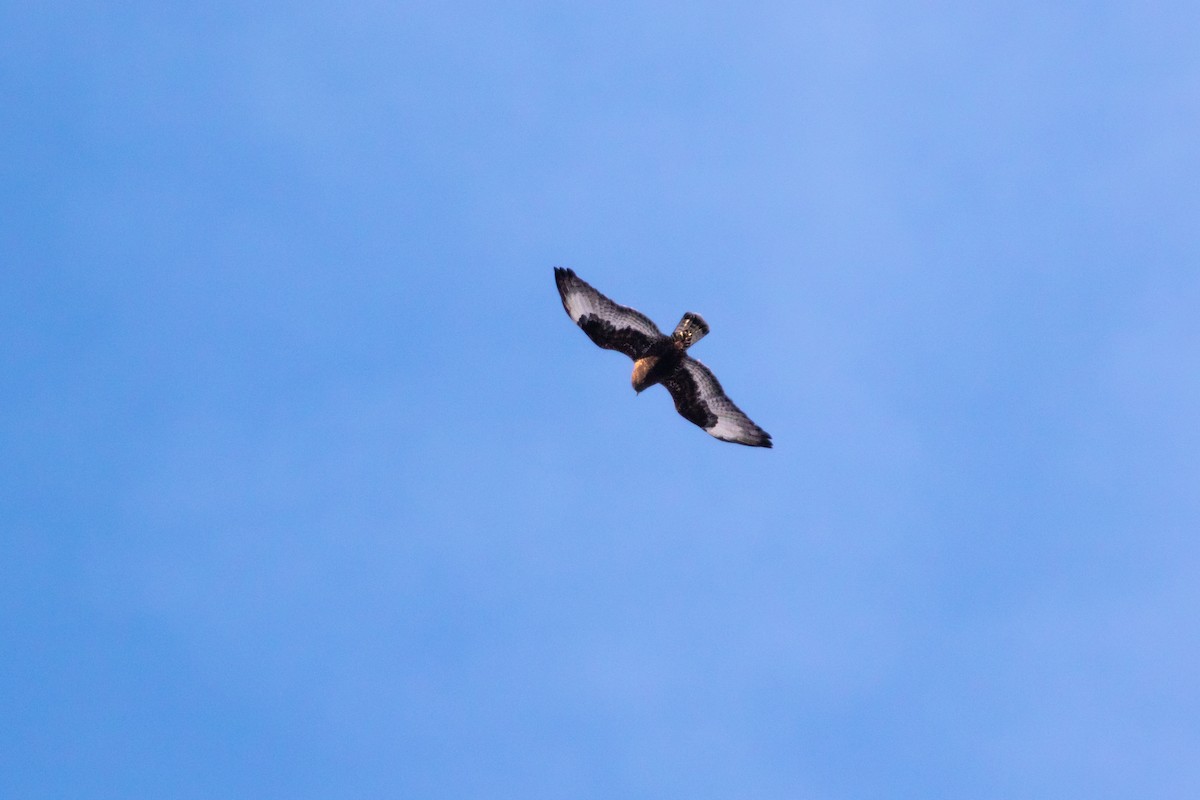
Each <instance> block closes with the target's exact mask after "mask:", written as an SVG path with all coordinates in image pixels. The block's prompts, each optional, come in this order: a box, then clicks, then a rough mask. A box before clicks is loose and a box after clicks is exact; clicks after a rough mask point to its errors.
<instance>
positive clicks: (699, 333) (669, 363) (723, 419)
mask: <svg viewBox="0 0 1200 800" xmlns="http://www.w3.org/2000/svg"><path fill="white" fill-rule="evenodd" d="M554 282H555V283H556V284H558V293H559V294H560V295H561V296H562V304H563V308H565V309H566V310H567V315H568V316H570V317H571V319H572V320H574V321H575V324H576V325H578V326H579V327H581V328H583V332H584V333H586V334H587V335H588V338H589V339H591V340H592V341H593V342H595V343H596V344H598V345H599V346H600V347H603V348H604V349H605V350H616V351H617V352H620V353H624V354H625V355H627V356H629V357H630V358H632V359H633V390H634V391H635V392H637V393H639V394H640V393H641V392H642V391H643V390H645V389H648V388H650V387H651V386H653V385H654V384H656V383H661V384H662V385H663V386H665V387H666V389H667V391H668V392H670V393H671V399H672V400H674V401H675V410H676V411H678V412H679V413H680V415H681V416H682V417H683V418H684V419H686V420H687V421H688V422H692V423H695V424H696V425H699V426H700V427H701V428H703V429H704V430H705V431H707V432H708V433H710V434H711V435H713V436H715V437H717V438H718V439H720V440H721V441H723V442H736V443H737V444H745V445H750V446H751V447H770V446H771V435H770V434H769V433H767V432H766V431H764V430H763V429H762V428H760V427H758V426H757V425H755V424H754V423H753V422H751V421H750V418H749V417H747V416H746V415H745V414H743V413H742V410H741V409H740V408H738V407H737V406H735V405H734V404H733V401H732V400H730V399H729V398H728V397H726V396H725V392H724V390H723V389H721V384H720V383H719V382H718V381H717V379H716V377H715V376H714V375H713V374H712V372H710V371H709V369H708V367H706V366H704V365H703V364H701V363H700V362H699V361H697V360H696V359H694V358H692V357H691V356H689V355H688V354H687V349H688V348H689V347H691V346H692V345H694V344H695V343H696V342H698V341H700V340H701V339H703V338H704V336H705V335H706V334H707V333H708V331H709V328H708V323H707V322H705V321H704V318H703V317H701V316H700V315H699V314H694V313H692V312H691V311H689V312H687V313H686V314H684V315H683V319H681V320H679V324H678V325H677V326H675V332H674V333H672V334H671V335H670V336H665V335H664V334H663V332H662V331H660V330H659V329H658V327H657V326H656V325H655V324H654V323H653V322H651V321H650V318H649V317H647V316H646V315H645V314H643V313H641V312H640V311H635V310H634V309H632V308H629V307H627V306H622V305H618V304H617V303H614V302H613V301H612V300H609V299H608V298H607V297H605V296H604V295H602V294H600V292H598V291H596V290H595V289H594V288H592V286H591V284H589V283H588V282H587V281H585V280H583V279H582V278H580V277H579V276H578V275H576V274H575V272H574V270H570V269H564V268H562V267H555V268H554Z"/></svg>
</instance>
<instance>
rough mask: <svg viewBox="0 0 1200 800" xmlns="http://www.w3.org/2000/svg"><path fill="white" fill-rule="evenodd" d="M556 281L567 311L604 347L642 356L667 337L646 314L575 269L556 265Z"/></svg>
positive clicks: (593, 339)
mask: <svg viewBox="0 0 1200 800" xmlns="http://www.w3.org/2000/svg"><path fill="white" fill-rule="evenodd" d="M554 282H555V283H557V284H558V293H559V294H560V295H562V304H563V308H565V309H566V310H567V314H568V315H570V317H571V319H573V320H575V324H576V325H578V326H579V327H581V328H583V332H584V333H586V334H587V335H588V338H589V339H591V340H592V341H593V342H595V343H596V344H598V345H600V346H601V347H603V348H604V349H606V350H616V351H617V352H620V353H624V354H625V355H627V356H629V357H630V358H633V359H638V358H643V357H644V356H646V355H648V354H649V352H650V348H651V346H652V345H653V344H655V343H656V342H657V341H659V340H661V339H663V338H665V337H664V336H663V333H662V331H660V330H659V329H658V327H657V326H656V325H655V324H654V323H653V322H651V321H650V318H649V317H647V316H646V315H645V314H643V313H641V312H640V311H634V310H633V309H632V308H628V307H626V306H622V305H618V304H617V303H614V302H613V301H612V300H609V299H608V298H607V297H605V296H604V295H602V294H600V293H599V292H597V291H596V290H595V289H593V288H592V287H591V285H590V284H589V283H588V282H587V281H585V280H583V279H582V278H580V277H579V276H578V275H576V274H575V272H574V270H569V269H563V268H562V267H555V268H554Z"/></svg>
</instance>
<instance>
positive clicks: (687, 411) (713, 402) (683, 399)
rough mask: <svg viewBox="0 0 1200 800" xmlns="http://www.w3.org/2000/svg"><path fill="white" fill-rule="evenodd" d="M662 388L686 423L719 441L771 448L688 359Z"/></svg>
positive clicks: (768, 436) (704, 370)
mask: <svg viewBox="0 0 1200 800" xmlns="http://www.w3.org/2000/svg"><path fill="white" fill-rule="evenodd" d="M662 384H663V386H665V387H667V391H668V392H670V393H671V399H673V400H674V401H675V410H676V411H678V412H679V413H680V415H681V416H682V417H683V418H684V419H686V420H687V421H688V422H694V423H695V424H697V425H699V426H700V427H701V428H704V430H705V431H707V432H708V433H710V434H712V435H713V436H715V437H717V438H718V439H721V440H722V441H726V442H736V443H738V444H746V445H750V446H751V447H770V446H771V434H769V433H767V432H766V431H764V430H763V429H762V428H760V427H758V426H757V425H755V424H754V423H753V422H751V421H750V418H749V417H747V416H746V415H745V414H743V413H742V410H741V409H740V408H738V407H737V406H735V405H734V404H733V401H732V400H730V399H729V398H728V397H727V396H726V395H725V392H724V390H723V389H721V384H720V382H719V381H717V378H716V376H715V375H713V374H712V372H710V371H709V369H708V367H706V366H704V365H703V364H701V363H700V362H699V361H697V360H696V359H694V358H692V357H691V356H684V357H683V360H682V361H680V362H679V368H678V369H676V370H675V371H674V372H673V373H671V375H670V376H669V377H667V378H666V379H664V380H663V382H662Z"/></svg>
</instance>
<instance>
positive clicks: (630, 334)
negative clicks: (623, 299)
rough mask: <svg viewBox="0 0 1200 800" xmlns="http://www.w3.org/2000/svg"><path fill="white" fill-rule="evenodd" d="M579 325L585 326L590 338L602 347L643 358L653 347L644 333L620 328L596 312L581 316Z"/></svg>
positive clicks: (585, 331)
mask: <svg viewBox="0 0 1200 800" xmlns="http://www.w3.org/2000/svg"><path fill="white" fill-rule="evenodd" d="M579 327H581V328H583V332H584V333H586V334H587V335H588V338H589V339H591V340H592V341H593V342H595V343H596V344H598V345H600V346H601V347H603V348H606V349H608V350H616V351H617V352H620V353H624V354H626V355H631V356H632V357H634V358H641V357H642V356H644V355H646V353H648V352H649V351H650V349H651V345H652V342H651V341H650V339H649V338H648V337H647V336H646V335H645V334H644V333H641V332H640V331H635V330H634V329H633V328H618V327H616V326H615V325H613V324H612V323H610V322H606V321H604V320H603V319H601V318H600V317H598V316H596V315H595V314H585V315H584V316H582V317H580V318H579Z"/></svg>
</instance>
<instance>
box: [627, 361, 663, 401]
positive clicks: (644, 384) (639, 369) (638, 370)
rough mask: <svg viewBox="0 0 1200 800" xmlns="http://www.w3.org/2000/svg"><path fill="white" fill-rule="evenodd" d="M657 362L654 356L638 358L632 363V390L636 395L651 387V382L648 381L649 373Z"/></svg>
mask: <svg viewBox="0 0 1200 800" xmlns="http://www.w3.org/2000/svg"><path fill="white" fill-rule="evenodd" d="M657 362H658V359H657V358H656V357H654V356H647V357H646V358H639V359H638V360H637V361H635V362H633V378H632V383H633V390H634V391H635V392H637V393H638V394H641V393H642V392H643V391H645V390H646V389H648V388H650V386H652V385H653V381H651V380H650V371H651V370H653V369H654V365H655V363H657Z"/></svg>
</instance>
